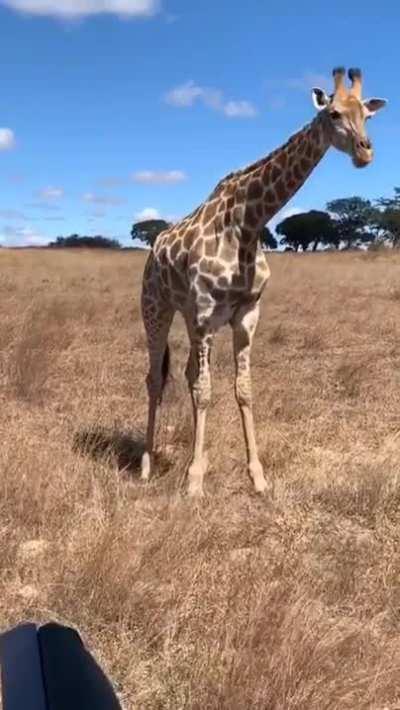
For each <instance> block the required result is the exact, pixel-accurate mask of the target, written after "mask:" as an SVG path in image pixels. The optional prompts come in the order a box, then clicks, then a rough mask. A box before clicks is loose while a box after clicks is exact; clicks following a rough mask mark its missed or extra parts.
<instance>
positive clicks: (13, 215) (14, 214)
mask: <svg viewBox="0 0 400 710" xmlns="http://www.w3.org/2000/svg"><path fill="white" fill-rule="evenodd" d="M0 217H3V218H4V219H11V220H16V221H17V222H18V221H20V220H23V221H25V220H26V216H25V215H24V213H23V212H20V211H19V210H0Z"/></svg>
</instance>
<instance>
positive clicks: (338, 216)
mask: <svg viewBox="0 0 400 710" xmlns="http://www.w3.org/2000/svg"><path fill="white" fill-rule="evenodd" d="M326 207H327V210H328V211H329V212H330V213H331V214H332V215H333V218H334V221H335V226H336V230H337V234H338V238H339V242H343V243H344V245H345V248H346V249H351V248H352V247H355V246H358V245H360V244H366V243H368V242H371V241H373V240H374V239H375V232H374V226H375V220H376V218H377V210H376V208H375V207H373V206H372V204H371V202H370V200H366V199H364V198H363V197H357V196H354V197H342V198H340V199H336V200H331V201H330V202H328V204H327V206H326Z"/></svg>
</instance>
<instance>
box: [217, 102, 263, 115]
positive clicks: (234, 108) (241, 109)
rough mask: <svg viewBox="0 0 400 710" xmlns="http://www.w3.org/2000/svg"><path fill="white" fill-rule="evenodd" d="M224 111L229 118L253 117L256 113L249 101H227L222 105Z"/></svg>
mask: <svg viewBox="0 0 400 710" xmlns="http://www.w3.org/2000/svg"><path fill="white" fill-rule="evenodd" d="M224 113H225V115H226V116H228V117H229V118H239V117H241V118H254V116H256V115H257V111H256V109H255V107H254V106H253V104H251V103H250V101H228V103H226V104H225V105H224Z"/></svg>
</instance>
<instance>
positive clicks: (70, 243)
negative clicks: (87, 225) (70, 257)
mask: <svg viewBox="0 0 400 710" xmlns="http://www.w3.org/2000/svg"><path fill="white" fill-rule="evenodd" d="M120 246H121V245H120V243H119V242H118V241H117V240H116V239H109V238H108V237H102V236H101V235H100V234H98V235H96V236H95V237H86V236H82V237H80V236H79V234H71V235H70V236H69V237H57V239H56V241H55V242H50V244H49V247H53V248H61V249H64V248H70V247H80V248H82V247H84V248H89V249H93V248H94V249H119V248H120Z"/></svg>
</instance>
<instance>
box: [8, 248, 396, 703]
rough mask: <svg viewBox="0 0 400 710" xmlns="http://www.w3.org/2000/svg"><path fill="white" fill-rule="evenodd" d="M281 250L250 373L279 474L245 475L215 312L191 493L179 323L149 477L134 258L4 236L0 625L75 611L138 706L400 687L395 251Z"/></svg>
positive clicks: (264, 452)
mask: <svg viewBox="0 0 400 710" xmlns="http://www.w3.org/2000/svg"><path fill="white" fill-rule="evenodd" d="M270 264H271V270H272V278H271V283H270V285H269V286H268V288H267V291H266V292H265V296H264V298H263V310H262V318H261V322H260V326H259V330H258V334H257V337H256V340H255V346H254V353H253V380H254V394H255V414H256V421H257V428H258V432H259V443H260V451H261V457H262V460H263V462H264V464H265V467H266V471H267V473H268V476H269V477H270V480H271V482H272V493H271V494H270V495H269V496H267V497H266V498H258V497H256V496H255V495H254V494H253V492H252V489H251V485H250V483H249V481H248V479H247V476H246V472H245V455H244V446H243V442H242V433H241V428H240V420H239V415H238V411H237V408H236V403H235V400H234V395H233V363H232V356H231V343H230V333H229V331H226V332H222V333H221V334H220V335H219V337H218V338H217V344H216V348H215V352H214V357H213V406H212V408H211V410H210V415H209V421H208V440H209V457H210V463H211V468H210V472H209V475H208V476H207V479H206V490H207V497H206V499H205V500H204V501H203V502H201V504H200V505H198V506H194V505H193V504H191V503H190V502H189V501H188V500H187V499H186V498H185V497H184V496H183V495H182V483H183V478H184V472H185V467H186V465H187V463H188V456H189V452H190V442H191V421H190V400H189V397H188V395H187V392H186V384H185V381H184V378H183V367H184V362H185V357H186V353H187V344H186V336H185V332H184V329H183V327H182V323H181V321H180V320H179V319H178V320H177V322H176V323H175V324H174V327H173V331H172V334H171V339H170V343H171V351H172V357H173V361H172V372H173V381H172V382H171V384H170V386H169V388H168V391H167V394H166V398H165V402H164V405H163V409H162V416H161V419H160V423H159V436H158V441H159V445H160V451H159V454H158V460H157V471H156V475H155V476H154V478H153V479H152V481H151V483H150V484H149V485H148V486H147V487H144V486H143V485H142V484H141V483H140V482H139V480H138V472H137V463H138V457H139V456H140V452H141V446H142V432H143V430H144V426H145V416H146V390H145V385H144V377H145V373H146V369H147V361H146V350H145V339H144V332H143V328H142V324H141V317H140V309H139V297H140V281H141V273H142V268H143V255H141V254H140V253H134V252H128V253H123V252H111V251H109V252H107V251H104V252H99V253H93V252H89V251H88V252H84V251H82V252H81V251H74V252H72V251H45V250H44V251H41V250H38V251H29V250H28V251H25V250H24V251H20V252H17V251H8V250H6V249H2V250H1V253H0V348H1V350H0V404H1V410H0V434H1V446H0V628H1V629H4V628H5V627H7V626H9V625H11V624H14V623H17V622H19V621H21V620H23V619H33V620H37V621H39V622H41V621H47V620H49V619H55V620H59V621H61V622H63V623H67V624H72V625H75V626H77V627H78V628H79V629H80V631H81V632H82V634H83V636H84V638H85V640H86V641H87V642H88V644H89V646H90V648H91V649H92V651H93V652H94V653H95V655H96V656H97V658H98V659H99V660H100V662H101V664H102V665H103V666H104V668H105V669H106V671H107V672H108V673H109V674H110V675H111V677H112V678H113V679H114V681H115V684H116V687H117V689H118V692H119V694H120V697H121V699H122V701H123V703H124V706H125V707H126V708H128V709H129V710H131V709H140V710H150V709H157V708H158V709H160V710H161V709H163V708H171V709H175V708H176V709H178V710H180V709H182V708H190V709H192V708H193V709H195V710H200V708H202V709H207V710H217V709H218V710H224V709H225V710H228V709H230V710H235V709H242V708H243V709H247V708H256V709H260V710H261V709H265V710H328V709H329V710H336V709H337V710H355V709H367V708H371V709H374V710H384V709H387V710H389V709H390V710H393V709H394V708H399V707H400V683H399V678H400V255H396V254H395V255H393V253H387V254H385V253H383V254H379V253H378V254H357V253H354V254H314V255H298V256H297V255H293V254H287V255H273V256H270Z"/></svg>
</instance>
